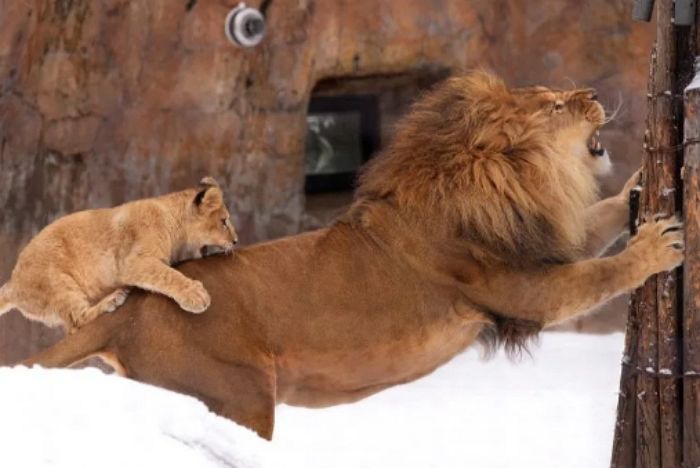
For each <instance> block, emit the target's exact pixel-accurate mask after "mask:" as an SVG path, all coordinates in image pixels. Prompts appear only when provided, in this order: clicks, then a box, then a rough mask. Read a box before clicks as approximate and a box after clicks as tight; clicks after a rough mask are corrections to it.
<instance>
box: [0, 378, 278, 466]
mask: <svg viewBox="0 0 700 468" xmlns="http://www.w3.org/2000/svg"><path fill="white" fill-rule="evenodd" d="M268 446H269V444H268V443H267V442H265V441H263V440H262V439H260V438H259V437H258V436H257V435H256V434H255V433H253V432H252V431H249V430H248V429H245V428H243V427H241V426H238V425H236V424H233V423H231V422H230V421H229V420H227V419H224V418H220V417H218V416H216V415H214V414H213V413H210V412H209V411H208V410H207V408H206V407H205V406H204V404H203V403H201V402H200V401H198V400H196V399H194V398H192V397H189V396H185V395H179V394H177V393H174V392H170V391H166V390H163V389H160V388H157V387H153V386H150V385H144V384H140V383H138V382H134V381H131V380H128V379H123V378H119V377H116V376H112V375H104V374H103V373H102V372H101V371H99V370H97V369H84V370H65V369H53V370H47V369H27V368H14V369H11V368H0V466H1V467H4V468H127V467H128V468H156V467H167V468H179V467H183V468H185V467H186V468H219V467H221V468H234V467H235V468H257V467H261V466H264V465H266V464H267V463H266V461H265V455H266V453H267V451H268Z"/></svg>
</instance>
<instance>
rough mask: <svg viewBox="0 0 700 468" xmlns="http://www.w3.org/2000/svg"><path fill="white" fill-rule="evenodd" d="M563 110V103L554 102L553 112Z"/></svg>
mask: <svg viewBox="0 0 700 468" xmlns="http://www.w3.org/2000/svg"><path fill="white" fill-rule="evenodd" d="M563 110H564V101H555V102H554V111H555V112H561V111H563Z"/></svg>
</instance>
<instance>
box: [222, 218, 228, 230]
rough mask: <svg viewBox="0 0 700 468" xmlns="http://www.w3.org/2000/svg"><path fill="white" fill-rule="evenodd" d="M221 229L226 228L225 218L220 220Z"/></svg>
mask: <svg viewBox="0 0 700 468" xmlns="http://www.w3.org/2000/svg"><path fill="white" fill-rule="evenodd" d="M221 227H222V228H224V229H226V228H227V227H228V226H226V218H224V219H222V220H221Z"/></svg>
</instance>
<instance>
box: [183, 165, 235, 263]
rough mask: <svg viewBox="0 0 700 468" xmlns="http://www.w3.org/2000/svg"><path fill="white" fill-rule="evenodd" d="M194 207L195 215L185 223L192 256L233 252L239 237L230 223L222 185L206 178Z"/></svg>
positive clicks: (198, 189)
mask: <svg viewBox="0 0 700 468" xmlns="http://www.w3.org/2000/svg"><path fill="white" fill-rule="evenodd" d="M191 204H192V205H191V214H192V215H191V216H190V217H189V220H188V222H187V223H186V227H185V231H186V233H185V234H186V244H187V246H188V250H190V251H191V253H192V255H193V256H195V257H197V258H199V257H204V256H207V255H214V254H221V253H224V254H230V253H231V252H233V246H234V245H235V244H237V243H238V234H237V233H236V229H235V228H234V226H233V224H232V223H231V215H230V214H229V212H228V210H227V209H226V205H225V204H224V197H223V193H222V191H221V188H220V187H219V184H217V183H216V181H215V180H214V179H213V178H212V177H204V178H203V179H202V180H201V181H200V182H199V187H198V188H197V190H196V192H195V195H194V198H193V199H192V201H191Z"/></svg>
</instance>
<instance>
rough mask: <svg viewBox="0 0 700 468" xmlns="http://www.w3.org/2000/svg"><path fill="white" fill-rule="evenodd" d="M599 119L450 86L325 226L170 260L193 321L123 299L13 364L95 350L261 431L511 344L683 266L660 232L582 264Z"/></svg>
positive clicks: (139, 299) (597, 114) (615, 202)
mask: <svg viewBox="0 0 700 468" xmlns="http://www.w3.org/2000/svg"><path fill="white" fill-rule="evenodd" d="M604 120H605V116H604V112H603V109H602V107H601V106H600V105H599V104H598V103H597V102H595V97H594V94H593V92H592V90H573V91H562V92H558V91H557V92H555V91H552V90H548V89H546V88H530V89H522V90H508V89H507V88H506V87H505V85H504V84H503V83H502V82H501V81H500V80H498V79H497V78H494V77H493V76H490V75H488V74H484V73H473V74H469V75H467V76H466V77H461V78H455V79H451V80H448V81H447V82H446V83H444V84H443V85H441V86H439V87H438V88H436V89H435V90H434V91H432V92H430V93H428V94H427V95H426V96H425V97H424V98H422V99H421V100H420V101H419V102H418V103H416V105H415V106H414V107H413V109H412V111H411V113H410V114H409V115H408V116H407V117H406V118H405V120H404V121H403V123H402V124H401V125H400V126H399V128H398V130H397V134H396V138H395V139H394V141H393V142H391V143H390V144H389V145H388V147H387V148H386V150H385V151H383V152H382V154H380V155H379V156H378V157H377V158H376V159H375V161H374V162H372V163H371V164H370V165H369V167H368V168H367V169H366V170H365V171H364V173H363V175H362V177H361V180H360V185H359V188H358V191H357V197H356V200H355V202H354V204H353V206H352V207H351V209H350V210H349V211H348V213H347V215H345V216H344V217H342V218H341V219H340V220H339V221H338V222H337V223H335V224H334V225H332V226H330V227H328V228H326V229H321V230H318V231H314V232H311V233H306V234H301V235H297V236H291V237H287V238H283V239H278V240H276V241H272V242H268V243H263V244H258V245H256V246H251V247H248V248H245V249H241V250H240V251H239V253H238V254H237V255H236V256H233V257H229V258H224V257H221V258H211V259H205V260H202V261H196V262H189V263H186V264H184V265H182V266H180V267H179V269H180V270H181V271H182V272H183V273H184V274H185V275H187V276H188V277H190V278H197V279H199V280H201V281H202V283H203V284H204V285H205V287H206V289H207V290H208V291H209V292H210V293H211V297H212V303H211V307H210V308H209V309H208V310H207V311H206V313H204V314H201V315H194V314H188V313H184V312H182V311H181V310H179V309H178V307H177V306H176V305H174V304H173V303H172V301H169V300H166V299H164V298H163V297H162V296H158V295H153V294H135V295H134V297H130V299H129V300H128V301H127V302H126V304H124V306H123V307H121V308H120V309H119V310H118V311H116V312H115V313H114V314H107V315H104V316H102V317H99V318H98V319H96V320H95V321H93V322H92V323H90V324H88V325H87V326H86V327H85V328H84V329H81V330H79V331H78V332H77V333H75V334H74V335H72V336H70V337H68V338H67V339H66V340H64V341H62V342H60V343H58V344H57V345H56V346H55V347H54V348H51V349H50V350H48V351H46V352H44V353H42V354H40V355H39V356H36V357H35V358H33V359H31V360H29V361H27V362H26V363H27V364H33V363H39V364H44V365H50V366H58V365H68V364H70V363H71V362H74V361H76V360H79V359H81V358H83V357H85V356H87V355H90V354H93V353H101V352H108V353H111V355H112V356H116V357H117V358H118V360H119V362H120V363H121V365H122V366H123V369H124V371H125V372H126V373H127V375H128V376H130V377H132V378H135V379H138V380H141V381H145V382H149V383H153V384H156V385H162V386H165V387H167V388H170V389H173V390H176V391H181V392H185V393H189V394H193V395H196V396H197V397H198V398H200V399H202V400H203V401H204V402H205V403H206V404H207V405H208V406H209V407H210V408H211V409H212V410H213V411H216V412H217V413H219V414H221V415H224V416H226V417H228V418H231V419H233V420H235V421H237V422H239V423H241V424H244V425H246V426H248V427H251V428H253V429H254V430H256V431H257V432H258V433H259V434H261V435H263V436H265V437H271V436H272V428H273V421H274V406H275V404H276V403H281V402H285V403H288V404H295V405H305V406H315V407H318V406H324V405H330V404H338V403H342V402H348V401H354V400H357V399H360V398H363V397H365V396H367V395H370V394H372V393H375V392H377V391H379V390H382V389H384V388H387V387H390V386H392V385H396V384H398V383H405V382H409V381H411V380H414V379H416V378H418V377H420V376H422V375H425V374H426V373H429V372H431V371H433V370H434V369H435V368H436V367H438V366H440V365H441V364H443V363H444V362H446V361H448V360H449V359H451V358H452V357H453V356H455V355H456V354H457V353H459V352H461V351H462V350H464V349H465V348H466V347H468V346H470V345H471V344H472V343H473V342H474V341H475V340H476V339H477V338H478V337H479V335H480V334H481V337H482V339H485V340H487V341H489V342H490V343H491V344H501V343H502V344H504V345H505V346H506V348H508V349H510V350H511V351H515V350H517V349H519V348H518V347H519V346H520V345H522V344H523V343H524V342H525V341H526V337H528V336H533V335H535V334H536V333H537V332H538V331H539V329H540V328H541V327H543V326H548V325H551V324H553V323H557V322H560V321H562V320H565V319H567V318H569V317H572V316H575V315H578V314H581V313H584V312H586V311H588V310H590V309H592V308H594V307H596V306H598V305H599V304H601V303H603V302H605V301H607V300H609V299H610V298H612V297H615V296H616V295H618V294H621V293H622V292H624V291H627V290H629V289H631V288H633V287H636V286H637V285H638V284H640V283H641V282H642V281H644V280H645V279H646V278H647V277H648V276H649V275H651V274H654V273H656V272H659V271H663V270H668V269H670V268H674V267H675V266H677V265H678V264H679V263H680V262H681V261H682V258H683V256H682V253H681V252H680V251H679V250H677V249H676V247H677V246H678V245H679V244H680V245H682V238H681V237H680V234H679V233H678V232H676V231H674V229H673V228H674V226H675V222H674V221H662V222H658V223H652V224H649V225H643V226H640V228H639V233H638V235H637V236H635V238H634V240H633V241H632V242H631V243H630V245H629V246H628V247H627V249H625V250H624V251H623V252H621V253H619V254H616V255H615V256H611V257H606V258H595V256H596V255H598V253H599V252H600V251H602V250H603V249H604V248H605V246H606V245H608V244H609V243H610V242H611V241H612V240H614V239H615V238H617V237H618V236H619V235H620V234H621V233H622V232H623V230H624V228H625V225H626V221H627V210H626V205H627V194H626V193H625V192H626V191H627V189H628V188H629V183H628V185H626V188H625V189H623V191H622V193H621V194H619V195H616V196H613V197H610V198H607V199H605V200H602V201H600V202H597V203H594V204H592V205H590V206H589V204H590V203H591V202H592V201H593V200H594V198H595V192H596V190H595V184H594V180H593V175H592V172H591V168H592V167H593V166H594V165H591V164H587V160H586V158H589V159H591V158H592V155H593V154H594V153H593V152H590V151H589V146H588V145H589V143H587V141H588V139H589V138H590V136H591V135H592V134H593V132H594V131H595V130H596V129H597V128H598V127H599V126H600V125H602V123H603V122H604ZM582 160H583V161H582ZM594 233H595V235H593V234H594Z"/></svg>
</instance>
